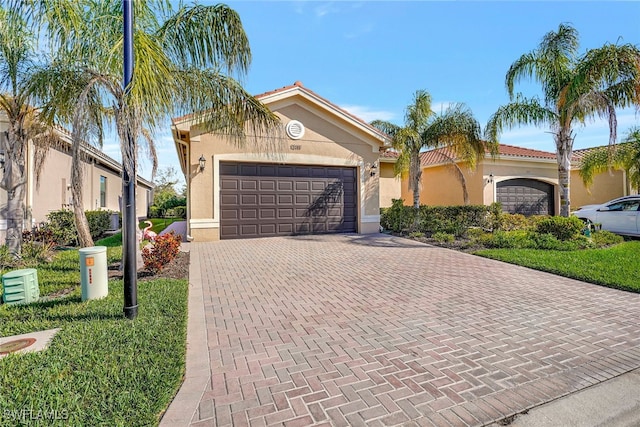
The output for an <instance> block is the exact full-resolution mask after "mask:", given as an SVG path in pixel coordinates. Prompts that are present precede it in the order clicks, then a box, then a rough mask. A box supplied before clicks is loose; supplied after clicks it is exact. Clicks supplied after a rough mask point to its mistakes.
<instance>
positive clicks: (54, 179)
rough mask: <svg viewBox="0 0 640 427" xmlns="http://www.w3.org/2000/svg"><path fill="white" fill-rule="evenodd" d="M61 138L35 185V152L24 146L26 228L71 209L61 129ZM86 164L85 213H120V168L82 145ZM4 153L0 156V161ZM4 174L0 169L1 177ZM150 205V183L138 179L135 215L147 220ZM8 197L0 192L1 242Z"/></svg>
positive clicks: (67, 142)
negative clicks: (94, 211) (53, 212)
mask: <svg viewBox="0 0 640 427" xmlns="http://www.w3.org/2000/svg"><path fill="white" fill-rule="evenodd" d="M7 127H8V122H7V118H6V116H4V115H0V132H4V131H5V130H6V129H7ZM56 132H57V133H58V136H59V137H60V140H59V142H58V143H56V144H54V145H53V146H51V147H50V148H49V150H48V151H47V154H46V157H45V160H44V164H43V166H42V170H41V172H40V179H39V180H38V181H37V182H36V174H35V172H34V170H35V160H34V156H35V149H34V146H33V144H32V143H29V144H27V147H26V148H27V150H26V163H27V173H26V178H27V183H26V191H25V193H26V194H25V216H26V217H25V227H30V226H34V225H36V224H39V223H41V222H45V221H46V220H47V214H49V212H52V211H56V210H60V209H71V208H72V205H71V170H72V168H73V167H74V165H73V164H72V161H71V152H70V149H71V139H70V135H69V134H68V133H67V132H66V131H65V130H63V129H57V130H56ZM83 151H84V154H85V155H86V160H85V161H84V162H83V173H84V181H83V203H84V209H85V210H101V209H104V210H111V211H120V197H121V195H122V178H121V175H120V173H121V170H122V165H121V164H120V163H119V162H117V161H115V160H114V159H112V158H111V157H109V156H107V155H106V154H104V153H102V152H101V151H100V150H99V149H97V148H95V147H93V146H90V145H85V146H84V147H83ZM3 158H4V153H0V160H1V159H3ZM3 171H4V168H3V167H0V173H2V172H3ZM152 203H153V183H151V182H149V181H147V180H145V179H144V178H142V177H138V180H137V187H136V214H137V216H138V217H140V218H143V217H146V216H147V211H148V208H149V206H150V205H151V204H152ZM6 204H7V193H6V191H5V190H2V189H0V240H2V241H4V234H5V231H6V225H7V224H6V219H5V215H6V213H5V210H6Z"/></svg>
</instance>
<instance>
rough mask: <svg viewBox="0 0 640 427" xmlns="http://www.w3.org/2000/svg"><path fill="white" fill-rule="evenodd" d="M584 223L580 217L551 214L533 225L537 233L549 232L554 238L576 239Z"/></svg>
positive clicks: (563, 239)
mask: <svg viewBox="0 0 640 427" xmlns="http://www.w3.org/2000/svg"><path fill="white" fill-rule="evenodd" d="M583 228H584V223H583V222H582V220H581V219H579V218H577V217H575V216H570V217H568V218H567V217H563V216H552V217H547V218H544V219H542V220H540V221H538V223H537V224H536V226H535V230H536V232H538V233H539V234H551V235H553V236H554V237H555V238H556V239H558V240H562V241H567V240H574V239H577V238H578V236H580V235H581V234H582V229H583Z"/></svg>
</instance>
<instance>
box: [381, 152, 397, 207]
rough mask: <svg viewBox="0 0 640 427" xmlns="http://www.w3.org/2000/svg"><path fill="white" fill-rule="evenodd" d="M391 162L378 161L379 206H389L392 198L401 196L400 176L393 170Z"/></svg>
mask: <svg viewBox="0 0 640 427" xmlns="http://www.w3.org/2000/svg"><path fill="white" fill-rule="evenodd" d="M393 166H394V164H393V163H387V162H380V167H379V171H380V172H379V173H380V178H379V181H380V207H381V208H387V207H389V206H391V201H392V200H393V199H401V198H402V183H401V179H400V176H396V175H395V174H394V172H393Z"/></svg>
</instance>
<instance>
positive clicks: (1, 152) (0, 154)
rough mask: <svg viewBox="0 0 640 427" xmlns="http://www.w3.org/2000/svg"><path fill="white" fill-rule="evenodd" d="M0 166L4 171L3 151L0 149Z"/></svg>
mask: <svg viewBox="0 0 640 427" xmlns="http://www.w3.org/2000/svg"><path fill="white" fill-rule="evenodd" d="M0 168H2V171H3V172H4V151H0Z"/></svg>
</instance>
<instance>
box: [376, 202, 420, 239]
mask: <svg viewBox="0 0 640 427" xmlns="http://www.w3.org/2000/svg"><path fill="white" fill-rule="evenodd" d="M415 215H416V210H415V209H414V208H413V206H405V205H404V204H403V202H402V199H393V200H392V202H391V206H390V207H388V208H383V209H381V212H380V225H381V226H382V227H383V228H384V229H385V230H391V231H393V232H394V233H400V232H402V231H404V230H408V229H409V228H411V226H412V225H413V222H414V220H415Z"/></svg>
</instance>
